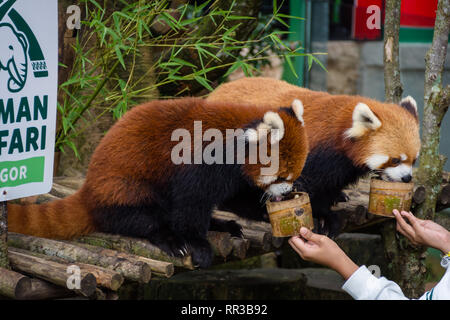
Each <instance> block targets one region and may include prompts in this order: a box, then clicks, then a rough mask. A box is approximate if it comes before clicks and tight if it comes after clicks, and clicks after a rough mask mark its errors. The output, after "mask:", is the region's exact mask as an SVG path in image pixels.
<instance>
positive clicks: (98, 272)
mask: <svg viewBox="0 0 450 320" xmlns="http://www.w3.org/2000/svg"><path fill="white" fill-rule="evenodd" d="M13 250H14V251H15V252H18V253H23V254H26V255H32V256H34V257H38V258H41V259H45V260H50V261H53V262H58V263H61V264H65V263H67V261H66V260H64V259H62V258H59V257H55V256H46V255H44V254H42V253H37V252H32V251H28V250H24V249H19V248H14V249H13ZM74 265H76V266H77V267H79V268H80V270H81V271H82V272H85V273H92V274H93V275H94V276H95V278H96V281H97V285H98V286H101V287H104V288H107V289H110V290H113V291H116V290H117V289H119V288H120V286H121V285H122V283H123V281H124V278H123V276H122V275H121V274H119V273H118V272H116V271H113V270H110V269H106V268H102V267H99V266H95V265H92V264H85V263H79V262H76V263H74Z"/></svg>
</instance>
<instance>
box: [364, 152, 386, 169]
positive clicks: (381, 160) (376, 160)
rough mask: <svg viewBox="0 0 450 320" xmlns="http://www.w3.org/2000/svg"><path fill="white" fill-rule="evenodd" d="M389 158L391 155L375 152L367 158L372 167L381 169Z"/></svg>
mask: <svg viewBox="0 0 450 320" xmlns="http://www.w3.org/2000/svg"><path fill="white" fill-rule="evenodd" d="M388 160H389V157H388V156H386V155H383V154H375V155H373V156H370V157H369V158H367V159H366V165H367V166H368V167H369V168H370V169H372V170H375V169H379V168H380V167H381V166H382V165H383V164H385V163H386V162H387V161H388Z"/></svg>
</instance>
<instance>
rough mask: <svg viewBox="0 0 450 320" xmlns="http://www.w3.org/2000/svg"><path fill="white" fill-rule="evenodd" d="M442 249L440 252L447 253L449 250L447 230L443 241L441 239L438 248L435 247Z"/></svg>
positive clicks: (449, 235) (449, 239)
mask: <svg viewBox="0 0 450 320" xmlns="http://www.w3.org/2000/svg"><path fill="white" fill-rule="evenodd" d="M437 249H439V250H441V251H442V253H444V254H447V253H449V252H450V232H447V237H446V239H445V240H444V241H442V244H441V245H440V247H439V248H437Z"/></svg>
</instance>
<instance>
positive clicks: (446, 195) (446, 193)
mask: <svg viewBox="0 0 450 320" xmlns="http://www.w3.org/2000/svg"><path fill="white" fill-rule="evenodd" d="M438 204H439V205H440V206H442V207H446V208H447V207H449V206H450V184H446V185H445V186H443V187H442V190H441V193H440V194H439V198H438Z"/></svg>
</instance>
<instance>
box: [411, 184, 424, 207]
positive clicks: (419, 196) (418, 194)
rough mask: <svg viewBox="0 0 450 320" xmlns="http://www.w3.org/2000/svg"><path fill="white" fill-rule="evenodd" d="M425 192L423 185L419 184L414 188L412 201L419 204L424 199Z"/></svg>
mask: <svg viewBox="0 0 450 320" xmlns="http://www.w3.org/2000/svg"><path fill="white" fill-rule="evenodd" d="M425 197H426V192H425V188H424V187H423V186H419V187H417V188H416V190H414V194H413V201H414V202H415V203H417V204H421V203H422V202H424V201H425Z"/></svg>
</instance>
